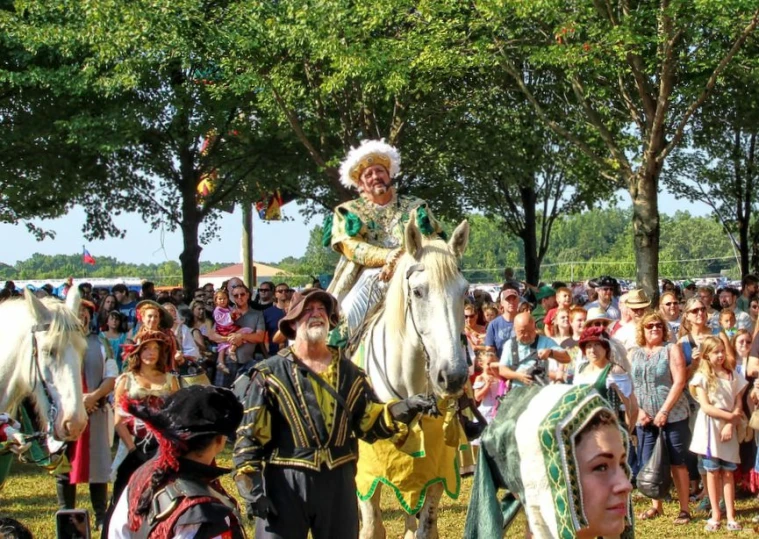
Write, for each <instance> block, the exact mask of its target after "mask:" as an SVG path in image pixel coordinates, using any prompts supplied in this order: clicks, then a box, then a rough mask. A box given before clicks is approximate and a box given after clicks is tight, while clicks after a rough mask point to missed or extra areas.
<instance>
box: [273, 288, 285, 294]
mask: <svg viewBox="0 0 759 539" xmlns="http://www.w3.org/2000/svg"><path fill="white" fill-rule="evenodd" d="M275 292H276V293H277V294H284V293H286V292H287V289H286V288H282V289H281V290H275Z"/></svg>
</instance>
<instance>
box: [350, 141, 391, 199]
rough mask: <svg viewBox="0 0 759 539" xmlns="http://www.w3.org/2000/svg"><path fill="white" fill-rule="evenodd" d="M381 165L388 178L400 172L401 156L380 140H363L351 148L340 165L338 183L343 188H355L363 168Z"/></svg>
mask: <svg viewBox="0 0 759 539" xmlns="http://www.w3.org/2000/svg"><path fill="white" fill-rule="evenodd" d="M372 165H382V166H383V167H385V168H386V169H387V172H388V174H389V175H390V178H391V179H392V178H394V177H395V176H396V175H397V174H398V173H399V172H400V171H401V154H400V153H398V150H397V149H396V148H394V147H393V146H390V145H389V144H388V143H386V142H385V140H384V139H382V140H365V141H363V142H362V143H361V145H360V146H359V147H358V148H351V150H350V151H349V152H348V155H347V156H346V157H345V160H344V161H343V162H342V164H341V165H340V181H341V182H342V184H343V185H344V186H345V187H348V188H354V189H355V188H357V187H358V179H359V177H360V176H361V173H362V172H363V171H364V169H365V168H367V167H370V166H372Z"/></svg>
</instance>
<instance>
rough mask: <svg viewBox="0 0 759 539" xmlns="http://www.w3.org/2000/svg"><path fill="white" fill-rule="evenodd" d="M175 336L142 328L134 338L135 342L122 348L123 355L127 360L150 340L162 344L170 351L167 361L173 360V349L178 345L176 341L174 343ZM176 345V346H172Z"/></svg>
mask: <svg viewBox="0 0 759 539" xmlns="http://www.w3.org/2000/svg"><path fill="white" fill-rule="evenodd" d="M172 339H173V337H172V336H171V335H167V334H166V333H164V332H163V331H151V330H149V329H147V328H142V329H141V330H140V331H138V332H137V335H136V336H135V338H134V343H130V344H126V343H125V344H123V345H122V347H121V349H122V352H121V353H122V356H123V357H124V359H125V360H126V359H127V358H129V357H130V356H134V355H138V354H139V353H140V351H141V350H142V347H143V346H145V345H146V344H147V343H149V342H157V343H159V344H161V345H162V346H163V347H164V349H165V350H166V351H167V352H168V353H169V357H167V358H166V361H167V363H168V362H170V361H172V360H173V357H172V355H171V351H172V349H173V348H174V347H175V346H176V345H175V344H174V343H172ZM172 345H174V346H172Z"/></svg>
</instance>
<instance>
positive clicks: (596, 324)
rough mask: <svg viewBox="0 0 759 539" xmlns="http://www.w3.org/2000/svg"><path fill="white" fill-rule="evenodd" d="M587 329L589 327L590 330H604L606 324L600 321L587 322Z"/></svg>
mask: <svg viewBox="0 0 759 539" xmlns="http://www.w3.org/2000/svg"><path fill="white" fill-rule="evenodd" d="M588 327H591V328H605V327H606V322H604V321H602V320H597V321H593V322H588Z"/></svg>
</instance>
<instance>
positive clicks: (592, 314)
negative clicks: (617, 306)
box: [583, 307, 614, 327]
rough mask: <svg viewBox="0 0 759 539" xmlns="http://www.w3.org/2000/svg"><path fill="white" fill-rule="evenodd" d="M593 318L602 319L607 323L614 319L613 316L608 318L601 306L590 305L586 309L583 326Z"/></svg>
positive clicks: (593, 319)
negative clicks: (586, 313) (590, 306)
mask: <svg viewBox="0 0 759 539" xmlns="http://www.w3.org/2000/svg"><path fill="white" fill-rule="evenodd" d="M595 320H603V321H604V322H606V323H607V324H611V323H612V322H613V321H614V319H613V318H609V314H608V313H607V312H606V311H604V310H603V309H602V308H601V307H592V308H590V309H588V315H587V317H586V318H585V324H584V325H583V327H587V325H588V324H589V323H590V322H593V321H595Z"/></svg>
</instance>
